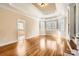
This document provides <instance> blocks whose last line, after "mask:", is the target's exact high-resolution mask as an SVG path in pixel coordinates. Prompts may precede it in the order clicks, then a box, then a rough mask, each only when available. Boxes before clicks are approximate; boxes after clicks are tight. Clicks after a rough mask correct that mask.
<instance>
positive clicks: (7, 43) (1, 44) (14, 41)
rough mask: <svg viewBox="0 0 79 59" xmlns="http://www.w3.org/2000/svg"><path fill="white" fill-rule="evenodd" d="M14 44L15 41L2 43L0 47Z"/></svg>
mask: <svg viewBox="0 0 79 59" xmlns="http://www.w3.org/2000/svg"><path fill="white" fill-rule="evenodd" d="M15 42H17V40H15V41H12V42H7V43H3V44H0V47H2V46H5V45H8V44H12V43H15Z"/></svg>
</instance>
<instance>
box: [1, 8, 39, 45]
mask: <svg viewBox="0 0 79 59" xmlns="http://www.w3.org/2000/svg"><path fill="white" fill-rule="evenodd" d="M17 19H23V20H25V21H26V25H25V26H26V28H25V33H26V37H30V36H32V35H36V34H38V28H37V27H38V25H37V24H38V21H36V20H34V19H31V18H29V17H24V16H22V15H19V14H16V13H14V12H12V11H9V10H7V9H3V8H0V46H1V45H5V44H8V43H11V42H14V41H16V40H17V27H16V21H17Z"/></svg>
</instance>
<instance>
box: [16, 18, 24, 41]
mask: <svg viewBox="0 0 79 59" xmlns="http://www.w3.org/2000/svg"><path fill="white" fill-rule="evenodd" d="M24 25H25V21H24V20H21V19H18V20H17V30H18V40H20V41H22V40H23V39H25V26H24Z"/></svg>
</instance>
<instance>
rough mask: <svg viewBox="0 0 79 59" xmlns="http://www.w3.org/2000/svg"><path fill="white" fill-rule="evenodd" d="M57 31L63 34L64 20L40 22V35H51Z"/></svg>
mask: <svg viewBox="0 0 79 59" xmlns="http://www.w3.org/2000/svg"><path fill="white" fill-rule="evenodd" d="M57 30H59V31H60V32H61V34H64V30H65V21H64V18H61V19H56V20H48V21H40V33H41V34H43V33H45V34H53V33H55V32H56V31H57Z"/></svg>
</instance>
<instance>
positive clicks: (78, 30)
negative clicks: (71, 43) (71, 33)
mask: <svg viewBox="0 0 79 59" xmlns="http://www.w3.org/2000/svg"><path fill="white" fill-rule="evenodd" d="M76 36H77V37H79V4H76Z"/></svg>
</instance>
